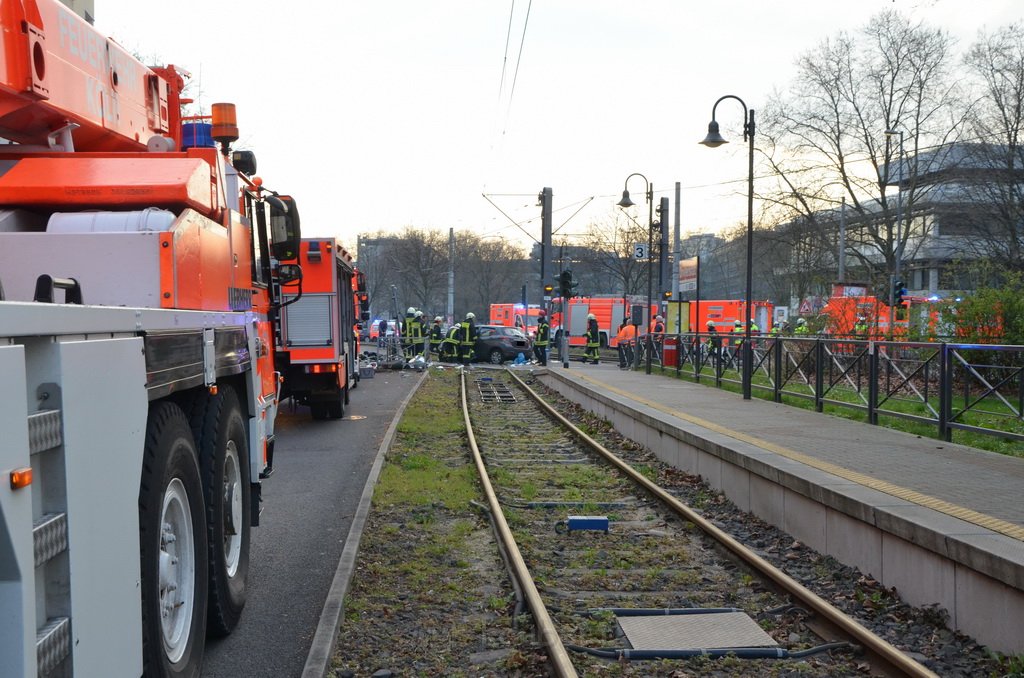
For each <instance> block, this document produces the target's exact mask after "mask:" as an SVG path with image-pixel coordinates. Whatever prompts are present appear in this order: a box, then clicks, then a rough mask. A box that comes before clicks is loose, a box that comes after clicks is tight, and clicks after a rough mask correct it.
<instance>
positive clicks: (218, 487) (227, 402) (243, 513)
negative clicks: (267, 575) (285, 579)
mask: <svg viewBox="0 0 1024 678" xmlns="http://www.w3.org/2000/svg"><path fill="white" fill-rule="evenodd" d="M192 432H193V433H194V435H195V438H196V441H197V442H198V444H199V468H200V471H201V473H202V481H203V498H204V501H205V506H206V539H207V544H208V552H209V573H210V603H209V612H208V615H207V616H208V620H207V623H208V625H209V630H210V632H211V633H213V634H215V635H218V636H226V635H227V634H229V633H231V631H232V630H234V628H235V626H237V625H238V620H239V618H240V617H241V615H242V609H243V608H244V607H245V600H246V597H247V588H246V581H247V579H248V575H249V528H250V525H249V515H248V511H249V442H248V440H249V439H248V435H247V434H246V422H245V417H244V416H243V415H242V408H241V406H240V405H239V403H238V395H237V394H236V393H235V390H234V389H233V388H231V387H224V388H221V389H220V392H219V393H217V395H205V397H200V398H197V400H196V405H195V407H194V408H193V410H192Z"/></svg>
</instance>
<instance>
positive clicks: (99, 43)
mask: <svg viewBox="0 0 1024 678" xmlns="http://www.w3.org/2000/svg"><path fill="white" fill-rule="evenodd" d="M0 25H2V32H0V40H2V46H0V137H3V138H6V139H10V140H11V141H16V142H18V143H20V144H31V145H39V146H45V147H48V148H51V149H53V150H72V149H71V148H69V146H70V135H69V134H64V135H62V134H61V132H62V130H68V129H75V133H74V150H78V151H140V150H145V148H146V144H147V143H148V141H149V139H150V138H151V137H153V136H158V135H159V136H172V137H174V138H175V139H176V141H178V142H180V139H177V136H178V134H179V132H178V129H179V122H180V108H179V101H180V99H179V95H180V92H181V89H182V87H183V86H184V80H183V78H182V77H181V75H180V74H179V73H178V72H177V71H176V70H175V68H174V67H173V66H167V67H164V68H160V69H151V68H148V67H147V66H145V65H144V64H143V63H142V62H141V61H139V60H138V59H136V58H135V57H134V56H132V54H131V53H129V52H128V51H127V50H126V49H124V48H123V47H121V46H120V45H119V44H117V43H116V42H114V41H113V40H111V39H109V38H106V37H104V36H103V35H102V34H100V33H99V32H98V31H97V30H96V29H95V28H94V27H93V26H91V25H89V23H88V22H86V21H85V20H84V19H82V18H81V17H79V16H78V15H77V14H75V13H74V12H72V11H71V10H70V9H69V8H67V7H66V6H64V5H63V4H62V3H60V2H58V1H57V0H3V2H0ZM69 125H71V126H75V127H69Z"/></svg>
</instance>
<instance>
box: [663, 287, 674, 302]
mask: <svg viewBox="0 0 1024 678" xmlns="http://www.w3.org/2000/svg"><path fill="white" fill-rule="evenodd" d="M661 298H662V299H664V300H665V301H671V300H672V290H665V291H664V292H662V293H661Z"/></svg>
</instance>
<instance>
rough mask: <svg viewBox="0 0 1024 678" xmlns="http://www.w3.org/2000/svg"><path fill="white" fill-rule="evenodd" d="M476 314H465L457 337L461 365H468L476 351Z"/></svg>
mask: <svg viewBox="0 0 1024 678" xmlns="http://www.w3.org/2000/svg"><path fill="white" fill-rule="evenodd" d="M475 319H476V314H475V313H473V312H472V311H470V312H469V313H467V314H466V319H465V320H463V321H462V323H461V325H462V329H461V332H460V337H459V346H460V348H461V353H460V357H461V359H462V364H463V365H467V366H468V365H469V363H470V362H471V361H472V360H473V352H474V351H475V349H476V322H475Z"/></svg>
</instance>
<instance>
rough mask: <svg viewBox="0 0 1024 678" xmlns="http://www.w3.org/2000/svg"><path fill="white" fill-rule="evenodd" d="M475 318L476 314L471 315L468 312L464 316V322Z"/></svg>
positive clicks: (471, 313)
mask: <svg viewBox="0 0 1024 678" xmlns="http://www.w3.org/2000/svg"><path fill="white" fill-rule="evenodd" d="M475 317H476V313H473V312H472V311H470V312H469V313H467V314H466V320H472V319H473V318H475Z"/></svg>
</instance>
